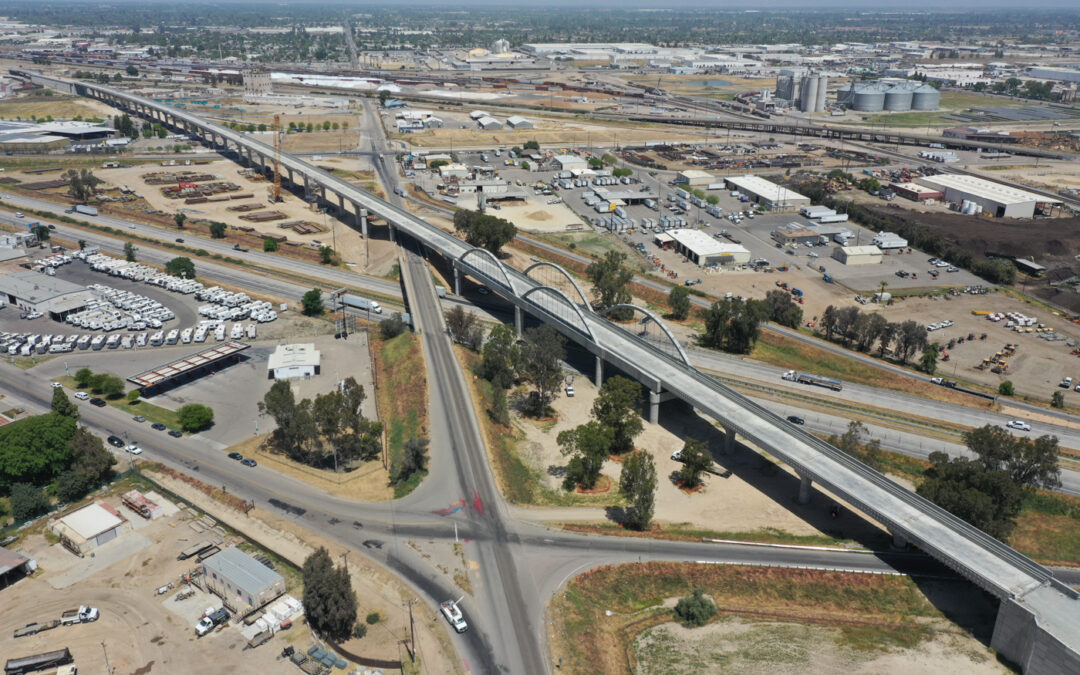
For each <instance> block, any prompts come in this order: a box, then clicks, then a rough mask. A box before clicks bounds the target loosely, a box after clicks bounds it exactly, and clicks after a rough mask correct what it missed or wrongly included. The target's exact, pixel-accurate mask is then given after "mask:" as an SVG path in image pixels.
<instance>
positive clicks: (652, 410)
mask: <svg viewBox="0 0 1080 675" xmlns="http://www.w3.org/2000/svg"><path fill="white" fill-rule="evenodd" d="M659 422H660V392H658V391H653V390H652V389H650V390H649V423H650V424H657V423H659Z"/></svg>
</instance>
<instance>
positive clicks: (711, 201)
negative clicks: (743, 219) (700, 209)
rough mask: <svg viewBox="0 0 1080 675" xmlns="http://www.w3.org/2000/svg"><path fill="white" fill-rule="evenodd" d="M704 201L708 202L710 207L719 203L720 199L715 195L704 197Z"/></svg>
mask: <svg viewBox="0 0 1080 675" xmlns="http://www.w3.org/2000/svg"><path fill="white" fill-rule="evenodd" d="M705 201H706V202H708V203H709V205H710V206H716V205H717V204H719V203H720V198H719V197H717V196H716V195H709V196H707V197H705Z"/></svg>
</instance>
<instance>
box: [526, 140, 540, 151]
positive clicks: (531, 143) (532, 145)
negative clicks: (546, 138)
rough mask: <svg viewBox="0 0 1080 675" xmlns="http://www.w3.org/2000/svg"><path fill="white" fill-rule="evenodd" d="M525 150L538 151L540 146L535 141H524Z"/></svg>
mask: <svg viewBox="0 0 1080 675" xmlns="http://www.w3.org/2000/svg"><path fill="white" fill-rule="evenodd" d="M525 149H526V150H537V151H539V150H540V144H539V143H538V142H536V141H525Z"/></svg>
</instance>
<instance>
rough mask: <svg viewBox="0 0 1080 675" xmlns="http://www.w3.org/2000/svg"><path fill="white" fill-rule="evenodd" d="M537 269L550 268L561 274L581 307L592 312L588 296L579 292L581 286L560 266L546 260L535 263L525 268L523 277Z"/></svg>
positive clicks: (583, 292) (581, 291)
mask: <svg viewBox="0 0 1080 675" xmlns="http://www.w3.org/2000/svg"><path fill="white" fill-rule="evenodd" d="M537 267H552V268H554V269H556V270H558V271H560V272H562V275H563V276H564V277H566V280H567V281H569V282H570V284H571V285H573V287H574V290H575V291H577V292H578V295H580V296H581V304H582V306H584V307H587V308H588V309H589V311H592V305H590V304H589V298H588V296H586V295H585V291H583V290H581V286H578V282H577V281H576V280H575V279H574V277H572V276H570V273H569V272H567V271H566V270H565V269H563V268H562V267H561V266H560V265H556V264H555V263H553V262H548V261H546V260H541V261H540V262H538V263H535V264H533V265H530V266H529V267H527V268H526V269H525V272H524V274H525V276H529V272H532V271H533V270H534V269H536V268H537Z"/></svg>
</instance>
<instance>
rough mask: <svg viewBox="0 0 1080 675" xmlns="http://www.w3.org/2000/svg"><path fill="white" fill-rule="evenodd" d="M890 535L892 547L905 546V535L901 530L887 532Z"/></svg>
mask: <svg viewBox="0 0 1080 675" xmlns="http://www.w3.org/2000/svg"><path fill="white" fill-rule="evenodd" d="M889 534H891V535H892V545H893V548H907V544H908V542H907V537H906V536H904V534H903V533H901V532H889Z"/></svg>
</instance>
